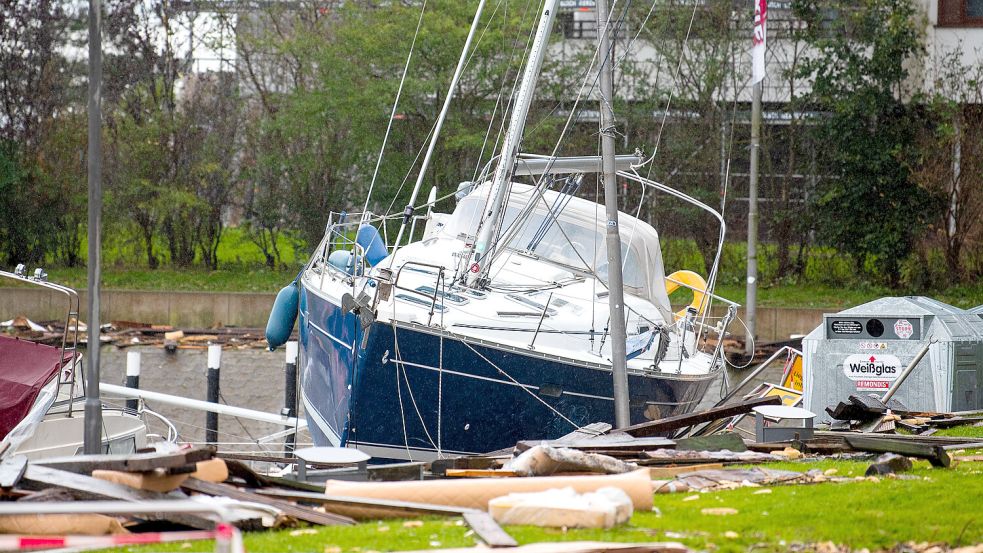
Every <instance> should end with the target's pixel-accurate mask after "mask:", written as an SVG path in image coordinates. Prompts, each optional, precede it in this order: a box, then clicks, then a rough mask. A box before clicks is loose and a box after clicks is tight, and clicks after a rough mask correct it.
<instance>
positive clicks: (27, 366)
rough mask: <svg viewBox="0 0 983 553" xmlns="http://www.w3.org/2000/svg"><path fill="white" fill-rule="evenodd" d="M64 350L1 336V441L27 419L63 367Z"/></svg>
mask: <svg viewBox="0 0 983 553" xmlns="http://www.w3.org/2000/svg"><path fill="white" fill-rule="evenodd" d="M60 357H61V349H60V348H55V347H51V346H46V345H43V344H36V343H34V342H29V341H26V340H19V339H17V338H10V337H7V336H0V438H3V437H6V436H7V433H9V432H10V430H11V429H12V428H14V427H15V426H17V423H19V422H20V421H21V419H23V418H24V415H26V414H27V412H28V411H29V410H30V409H31V406H32V405H33V404H34V401H35V400H36V399H37V397H38V393H39V392H40V391H41V388H42V387H43V386H44V385H45V383H47V382H48V381H50V380H51V379H52V378H53V377H54V376H55V375H56V374H57V373H58V369H59V368H60V366H61V363H59V358H60Z"/></svg>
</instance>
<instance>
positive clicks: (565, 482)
mask: <svg viewBox="0 0 983 553" xmlns="http://www.w3.org/2000/svg"><path fill="white" fill-rule="evenodd" d="M609 486H610V487H615V488H620V489H621V490H623V491H624V492H625V493H626V494H628V497H630V498H631V500H632V505H633V507H634V509H635V510H637V511H648V510H651V509H652V480H651V478H650V476H649V472H648V470H647V469H639V470H636V471H632V472H628V473H625V474H615V475H604V476H544V477H536V476H534V477H529V478H476V479H460V478H455V479H452V480H449V481H445V480H425V481H420V482H342V481H338V480H329V481H328V482H327V483H326V484H325V493H326V494H327V495H336V496H350V497H370V498H377V499H392V500H397V501H412V502H417V503H431V504H435V505H450V506H454V507H468V508H471V509H480V510H482V511H484V510H487V509H488V502H489V501H491V500H492V499H494V498H496V497H501V496H503V495H508V494H510V493H531V492H540V491H544V490H552V489H558V488H567V487H570V488H573V489H574V490H575V491H577V492H579V493H586V492H593V491H597V490H598V489H599V488H604V487H609ZM339 509H341V510H339ZM343 509H344V506H343V505H336V506H332V512H336V513H340V514H345V513H344V510H343Z"/></svg>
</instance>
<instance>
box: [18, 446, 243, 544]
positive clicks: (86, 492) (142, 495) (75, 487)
mask: <svg viewBox="0 0 983 553" xmlns="http://www.w3.org/2000/svg"><path fill="white" fill-rule="evenodd" d="M20 487H21V488H23V489H26V490H35V491H39V490H44V489H48V488H54V489H62V490H66V491H67V492H69V493H71V494H72V497H74V498H75V499H76V500H91V499H95V500H99V499H115V500H120V501H153V500H157V499H165V496H164V495H163V494H160V493H157V492H151V491H145V490H137V489H133V488H131V487H129V486H124V485H122V484H116V483H113V482H106V481H104V480H99V479H97V478H92V477H91V476H85V475H81V474H75V473H73V472H67V471H64V470H58V469H54V468H50V467H45V466H41V465H35V464H33V463H31V464H28V466H27V471H26V472H25V473H24V477H23V478H22V479H21V482H20ZM141 518H144V519H146V520H169V521H171V522H175V523H178V524H184V525H186V526H190V527H192V528H199V529H204V530H210V529H212V528H214V527H215V522H214V521H212V520H210V519H208V518H205V517H202V516H198V515H194V514H188V513H166V514H165V513H158V514H148V515H143V516H142V517H141ZM233 522H234V523H235V524H236V526H240V525H241V526H240V527H242V526H246V527H256V526H257V525H258V524H259V521H258V520H256V519H241V520H238V521H233Z"/></svg>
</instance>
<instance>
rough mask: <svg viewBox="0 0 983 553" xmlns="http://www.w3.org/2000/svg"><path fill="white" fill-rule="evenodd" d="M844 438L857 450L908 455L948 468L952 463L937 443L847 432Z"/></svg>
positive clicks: (950, 458)
mask: <svg viewBox="0 0 983 553" xmlns="http://www.w3.org/2000/svg"><path fill="white" fill-rule="evenodd" d="M844 439H845V440H846V442H847V443H848V444H850V447H852V448H853V449H856V450H859V451H873V452H875V453H898V454H900V455H906V456H908V457H918V458H920V459H928V461H929V462H930V463H932V466H936V467H945V468H948V467H950V466H951V465H952V457H950V456H949V454H948V453H947V452H946V450H945V449H944V448H943V447H942V446H941V445H938V444H924V443H918V442H914V441H911V440H894V439H890V438H873V437H867V436H860V435H856V434H848V435H847V436H844Z"/></svg>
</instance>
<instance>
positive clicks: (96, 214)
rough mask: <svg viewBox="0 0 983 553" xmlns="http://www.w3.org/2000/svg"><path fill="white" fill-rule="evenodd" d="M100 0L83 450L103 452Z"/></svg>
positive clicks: (93, 86) (93, 80) (93, 30)
mask: <svg viewBox="0 0 983 553" xmlns="http://www.w3.org/2000/svg"><path fill="white" fill-rule="evenodd" d="M99 3H100V0H89V152H88V157H89V159H88V171H89V260H88V285H89V298H88V300H89V341H88V348H87V351H86V354H87V355H88V363H87V364H86V368H85V433H84V451H85V453H87V454H90V455H93V454H98V453H102V401H101V400H100V399H99V326H100V325H99V279H100V274H99V273H100V265H101V259H100V255H99V250H100V244H101V243H102V232H101V226H102V29H101V24H102V22H101V13H100V12H101V7H100V5H99Z"/></svg>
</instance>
